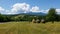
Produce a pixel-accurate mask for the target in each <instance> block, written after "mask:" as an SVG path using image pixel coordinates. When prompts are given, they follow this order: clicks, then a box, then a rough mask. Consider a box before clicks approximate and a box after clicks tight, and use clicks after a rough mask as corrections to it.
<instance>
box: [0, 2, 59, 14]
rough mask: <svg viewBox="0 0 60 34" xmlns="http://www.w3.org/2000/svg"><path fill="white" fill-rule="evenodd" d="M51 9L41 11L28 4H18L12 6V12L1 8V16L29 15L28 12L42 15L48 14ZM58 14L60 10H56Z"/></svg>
mask: <svg viewBox="0 0 60 34" xmlns="http://www.w3.org/2000/svg"><path fill="white" fill-rule="evenodd" d="M48 11H49V9H47V10H40V8H39V7H38V6H34V7H32V8H31V7H30V5H29V4H27V3H16V4H14V5H13V6H12V8H11V9H10V10H6V9H4V8H2V7H0V13H1V14H18V13H27V12H36V13H38V12H42V13H48ZM56 11H57V13H58V14H60V9H56Z"/></svg>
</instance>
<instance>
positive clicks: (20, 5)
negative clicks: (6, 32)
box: [11, 3, 30, 13]
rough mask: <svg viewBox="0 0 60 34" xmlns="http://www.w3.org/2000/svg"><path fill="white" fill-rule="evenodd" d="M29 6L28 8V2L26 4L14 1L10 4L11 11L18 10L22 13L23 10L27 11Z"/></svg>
mask: <svg viewBox="0 0 60 34" xmlns="http://www.w3.org/2000/svg"><path fill="white" fill-rule="evenodd" d="M29 8H30V5H29V4H26V3H16V4H14V5H13V6H12V9H11V11H12V12H20V13H23V12H27V11H29Z"/></svg>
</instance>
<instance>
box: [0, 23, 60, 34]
mask: <svg viewBox="0 0 60 34" xmlns="http://www.w3.org/2000/svg"><path fill="white" fill-rule="evenodd" d="M0 34H60V22H55V23H51V22H48V23H45V24H43V23H29V22H7V23H2V24H0Z"/></svg>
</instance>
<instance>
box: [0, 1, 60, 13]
mask: <svg viewBox="0 0 60 34" xmlns="http://www.w3.org/2000/svg"><path fill="white" fill-rule="evenodd" d="M17 3H20V4H23V3H26V4H29V5H30V8H32V7H35V8H36V7H38V8H39V10H42V11H43V10H48V9H49V8H56V9H58V10H59V9H60V0H0V7H2V8H3V9H5V10H7V11H10V10H11V9H12V6H13V5H14V4H17ZM37 10H38V9H37ZM39 10H38V11H39ZM58 12H59V11H58Z"/></svg>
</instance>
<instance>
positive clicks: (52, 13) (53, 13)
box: [46, 8, 57, 23]
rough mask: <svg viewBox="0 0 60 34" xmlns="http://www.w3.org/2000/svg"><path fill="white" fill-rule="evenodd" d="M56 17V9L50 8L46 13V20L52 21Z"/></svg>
mask: <svg viewBox="0 0 60 34" xmlns="http://www.w3.org/2000/svg"><path fill="white" fill-rule="evenodd" d="M56 18H57V13H56V9H55V8H51V9H50V10H49V12H48V14H47V17H46V19H47V21H52V23H54V21H56Z"/></svg>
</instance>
